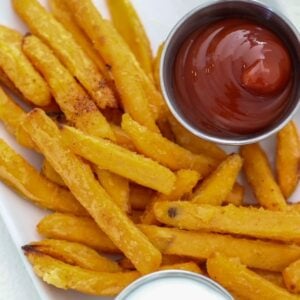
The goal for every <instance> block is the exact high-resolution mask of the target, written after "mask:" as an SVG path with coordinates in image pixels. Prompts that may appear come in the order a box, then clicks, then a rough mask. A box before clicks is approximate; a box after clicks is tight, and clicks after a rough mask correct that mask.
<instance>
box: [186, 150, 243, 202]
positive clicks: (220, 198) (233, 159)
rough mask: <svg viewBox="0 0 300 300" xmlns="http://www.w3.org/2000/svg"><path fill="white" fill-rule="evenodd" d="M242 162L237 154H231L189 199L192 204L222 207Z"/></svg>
mask: <svg viewBox="0 0 300 300" xmlns="http://www.w3.org/2000/svg"><path fill="white" fill-rule="evenodd" d="M242 164H243V160H242V159H241V157H240V156H239V155H238V154H232V155H230V156H228V157H227V159H226V160H224V161H223V162H222V163H221V164H220V165H219V166H218V168H217V169H216V170H214V171H213V172H212V173H211V174H210V175H209V176H208V177H207V178H205V179H204V181H203V182H202V183H201V185H200V186H199V187H198V188H197V189H196V190H195V192H194V194H193V195H192V197H191V201H192V202H194V203H207V204H211V205H222V203H223V202H224V201H225V200H226V199H227V198H228V196H229V195H230V192H231V191H232V189H233V186H234V183H235V181H236V179H237V176H238V174H239V172H240V170H241V167H242Z"/></svg>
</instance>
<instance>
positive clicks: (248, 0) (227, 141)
mask: <svg viewBox="0 0 300 300" xmlns="http://www.w3.org/2000/svg"><path fill="white" fill-rule="evenodd" d="M225 1H226V2H228V3H244V4H247V5H251V4H254V5H256V6H259V7H261V8H264V9H266V10H268V11H269V12H271V13H273V14H275V15H276V16H277V17H279V18H280V19H281V20H282V21H283V22H284V23H286V25H287V26H288V27H289V28H290V30H291V31H292V32H293V33H294V35H295V36H296V37H297V40H298V43H299V45H300V33H299V31H298V29H297V28H296V26H295V25H294V24H293V23H292V22H291V21H290V20H289V18H288V17H287V16H286V15H284V14H283V13H281V12H280V11H279V10H277V9H276V8H275V7H274V6H271V5H267V4H266V3H263V2H261V1H258V0H225ZM218 3H224V0H211V1H209V0H208V1H206V2H205V3H202V4H200V5H198V6H196V7H195V8H193V9H192V10H191V11H189V12H188V13H186V14H185V15H184V16H183V17H182V18H181V19H180V20H179V21H178V22H177V23H176V24H175V26H174V27H173V28H172V29H171V31H170V33H169V34H168V36H167V39H166V41H165V43H164V46H163V51H162V54H161V61H160V72H159V78H160V85H161V91H162V94H163V97H164V99H165V101H166V103H167V106H168V108H169V109H170V111H171V113H172V115H173V116H174V117H175V119H176V120H177V121H178V122H179V123H180V124H181V125H182V126H183V127H184V128H185V129H187V130H188V131H189V132H190V133H192V134H193V135H195V136H197V137H199V138H202V139H205V140H207V141H210V142H214V143H217V144H223V145H231V146H240V145H246V144H252V143H256V142H259V141H262V140H264V139H266V138H268V137H270V136H272V135H273V134H275V133H277V132H278V131H280V130H281V129H282V128H283V127H284V126H286V125H287V124H288V123H289V122H290V121H291V120H292V118H293V117H294V115H295V114H296V112H297V111H298V109H299V107H300V99H298V101H297V104H296V105H295V106H294V108H293V109H292V110H291V112H290V113H289V114H288V115H287V117H286V118H285V119H283V120H282V121H281V122H280V123H278V124H277V125H276V126H274V127H271V128H270V129H269V130H268V131H266V132H263V133H261V134H259V133H258V134H257V135H255V136H253V137H248V138H247V137H245V138H241V136H239V139H235V138H234V137H228V138H227V137H218V136H216V135H212V134H209V133H205V132H204V131H202V130H201V129H199V128H198V129H197V128H195V127H194V126H192V125H190V124H189V121H188V120H187V119H186V118H185V117H184V116H183V115H181V114H180V113H179V112H178V111H177V109H176V108H175V105H173V103H172V102H173V101H172V100H171V99H170V98H171V97H169V94H168V92H167V88H166V85H165V81H164V78H165V59H166V56H167V51H168V48H169V46H170V44H171V41H172V39H173V37H174V35H175V34H176V33H177V31H178V30H179V29H180V28H181V27H182V25H184V23H185V22H186V21H187V20H188V19H189V18H191V17H193V16H194V15H195V14H197V13H199V11H201V10H202V9H204V8H207V7H209V6H214V5H216V4H218ZM298 89H300V84H299V87H298Z"/></svg>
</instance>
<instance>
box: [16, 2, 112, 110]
mask: <svg viewBox="0 0 300 300" xmlns="http://www.w3.org/2000/svg"><path fill="white" fill-rule="evenodd" d="M12 4H13V7H14V9H15V11H16V12H17V13H18V15H19V16H20V17H21V18H22V20H23V21H24V22H25V23H26V24H27V25H28V27H29V29H30V30H31V32H32V33H33V34H35V35H37V36H38V37H40V38H41V39H42V40H43V41H44V42H45V43H46V44H48V46H50V47H51V48H52V49H53V50H54V52H55V54H56V55H57V57H58V58H59V59H60V60H61V61H62V62H63V63H64V65H65V66H66V67H67V68H68V69H69V71H70V73H71V74H72V75H73V76H74V77H75V78H77V79H78V81H79V82H80V83H81V84H82V85H83V86H84V87H85V89H86V90H87V91H88V93H89V94H90V95H91V96H92V98H93V99H94V101H95V103H96V104H97V106H99V107H100V108H104V107H106V106H109V107H115V106H116V105H117V103H116V99H115V97H114V95H113V92H112V91H111V90H110V88H109V87H108V85H107V83H106V80H105V79H104V77H103V76H102V74H101V73H100V72H99V70H98V68H97V66H96V65H95V64H94V63H93V61H92V60H91V59H90V58H89V56H88V55H87V54H86V53H85V52H84V51H83V50H82V48H81V47H80V46H79V45H78V44H77V43H76V41H75V39H74V38H73V36H72V34H71V33H70V32H68V31H67V30H66V29H65V28H64V27H63V25H62V24H60V23H59V22H58V21H57V20H56V19H55V18H54V17H53V16H52V15H51V14H50V13H48V12H47V11H46V10H45V9H44V8H43V6H42V5H41V4H40V3H39V2H38V1H37V0H13V1H12Z"/></svg>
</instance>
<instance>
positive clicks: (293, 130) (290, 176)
mask: <svg viewBox="0 0 300 300" xmlns="http://www.w3.org/2000/svg"><path fill="white" fill-rule="evenodd" d="M299 159H300V142H299V136H298V132H297V127H296V125H295V123H293V122H290V123H289V124H288V125H286V126H285V127H284V128H283V129H282V130H280V131H279V133H278V135H277V148H276V171H277V180H278V184H279V186H280V189H281V191H282V193H283V195H284V196H285V198H288V197H289V196H291V194H292V193H293V192H294V190H295V188H296V186H297V184H298V182H299V171H298V169H299Z"/></svg>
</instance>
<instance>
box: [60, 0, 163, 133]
mask: <svg viewBox="0 0 300 300" xmlns="http://www.w3.org/2000/svg"><path fill="white" fill-rule="evenodd" d="M65 3H66V4H67V5H68V7H69V8H70V10H71V12H72V13H73V15H74V16H75V18H76V21H77V22H78V24H79V25H80V26H81V28H82V29H83V30H84V31H85V32H86V34H87V35H88V36H89V38H90V39H91V40H92V41H93V43H94V46H95V48H96V49H97V50H98V52H99V53H100V55H101V57H102V58H103V59H104V60H105V62H106V63H107V64H109V65H110V66H111V67H112V69H111V71H112V73H113V77H114V80H115V83H116V87H117V89H118V91H119V93H120V96H121V100H122V103H123V106H124V108H125V111H126V112H128V113H130V115H131V116H132V117H133V118H134V119H135V120H136V121H137V122H139V123H140V124H142V125H144V126H146V127H147V128H149V129H150V130H153V131H158V128H157V126H156V124H155V121H154V119H156V118H157V117H158V115H160V114H161V112H162V110H163V108H164V107H165V103H164V101H163V99H162V97H161V95H160V93H159V92H158V91H157V90H156V88H155V86H154V84H153V83H152V82H151V80H150V79H149V77H148V76H147V75H146V74H145V73H144V72H143V70H142V69H141V67H140V66H139V64H138V63H137V61H136V59H135V57H134V55H133V54H132V52H131V51H130V49H129V47H128V46H127V44H126V43H125V41H124V40H123V39H122V37H121V36H120V35H119V33H118V32H117V31H116V29H115V28H114V27H113V26H112V24H111V23H110V22H109V21H106V20H104V19H103V18H102V16H101V15H100V13H99V12H98V11H97V9H96V7H95V6H94V5H93V3H92V1H90V0H84V1H80V2H78V1H77V0H75V1H73V0H68V1H65Z"/></svg>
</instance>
